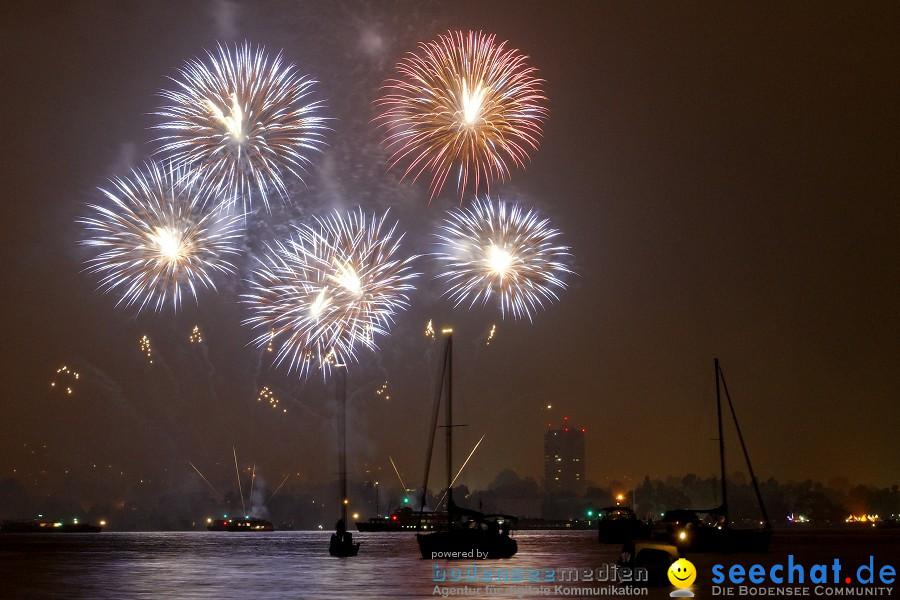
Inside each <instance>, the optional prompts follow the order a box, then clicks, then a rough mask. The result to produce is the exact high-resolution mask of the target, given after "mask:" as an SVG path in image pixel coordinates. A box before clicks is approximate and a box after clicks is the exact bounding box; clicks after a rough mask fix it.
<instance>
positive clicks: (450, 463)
mask: <svg viewBox="0 0 900 600" xmlns="http://www.w3.org/2000/svg"><path fill="white" fill-rule="evenodd" d="M446 414H447V518H448V519H449V518H450V510H449V509H450V505H451V504H453V490H452V488H451V485H452V484H453V479H452V477H453V473H452V470H453V334H452V333H448V334H447V413H446Z"/></svg>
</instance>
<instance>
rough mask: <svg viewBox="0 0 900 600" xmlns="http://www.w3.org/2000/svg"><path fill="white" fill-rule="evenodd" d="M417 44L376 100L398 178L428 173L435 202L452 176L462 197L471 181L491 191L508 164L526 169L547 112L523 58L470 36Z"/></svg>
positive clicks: (458, 33) (453, 35) (478, 36)
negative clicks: (399, 173)
mask: <svg viewBox="0 0 900 600" xmlns="http://www.w3.org/2000/svg"><path fill="white" fill-rule="evenodd" d="M419 47H420V53H419V54H412V53H410V54H409V55H408V56H407V57H406V58H405V59H404V60H402V61H401V62H400V63H399V64H398V65H397V71H398V72H399V74H400V77H401V78H400V79H392V80H389V81H388V82H387V83H386V84H385V89H386V93H385V95H384V96H382V97H381V98H380V99H379V100H377V101H376V104H378V105H379V106H381V107H383V108H384V112H383V113H382V114H380V115H379V116H378V117H376V120H378V121H380V126H381V127H382V128H383V129H384V130H385V139H384V145H385V146H386V147H387V149H388V150H389V151H390V152H391V158H390V163H391V167H392V168H393V167H395V166H397V165H403V166H402V167H401V168H403V169H404V170H403V175H402V177H403V178H406V177H408V176H412V177H413V180H416V179H418V177H419V176H420V175H422V173H424V172H425V171H430V172H431V173H432V178H431V184H430V191H431V197H432V198H434V197H435V196H436V195H437V194H438V193H439V192H440V190H441V188H442V187H443V186H444V183H445V182H446V181H447V179H448V178H449V177H450V176H451V173H453V174H454V177H455V178H456V183H457V188H458V189H459V193H460V199H462V196H463V194H464V193H465V191H466V188H467V187H468V186H469V184H470V183H471V184H472V186H473V187H474V191H475V192H476V193H477V192H478V188H479V186H480V185H481V184H482V182H483V183H484V185H485V186H486V187H487V188H488V189H490V182H491V181H492V180H495V179H500V180H505V179H506V178H507V177H508V176H509V170H510V166H511V165H514V166H517V167H523V166H524V164H525V161H526V159H527V158H528V153H529V151H531V150H534V149H536V148H537V147H538V140H539V138H540V136H541V120H542V119H543V118H544V117H545V116H546V114H547V109H546V108H544V107H543V106H542V105H541V103H542V102H543V101H545V100H546V97H545V96H544V95H543V92H542V90H541V84H542V80H540V79H536V78H534V77H533V76H532V74H533V73H534V72H535V69H534V68H532V67H529V66H528V65H527V64H526V63H525V60H526V58H527V57H526V56H523V55H522V54H519V52H518V51H517V50H507V49H506V42H503V43H500V44H495V43H494V36H493V35H485V34H483V33H481V32H477V33H476V32H471V31H470V32H469V33H468V35H466V34H464V33H463V32H462V31H456V32H448V34H447V35H442V36H440V37H439V38H438V39H437V40H435V41H433V42H428V43H422V44H420V45H419Z"/></svg>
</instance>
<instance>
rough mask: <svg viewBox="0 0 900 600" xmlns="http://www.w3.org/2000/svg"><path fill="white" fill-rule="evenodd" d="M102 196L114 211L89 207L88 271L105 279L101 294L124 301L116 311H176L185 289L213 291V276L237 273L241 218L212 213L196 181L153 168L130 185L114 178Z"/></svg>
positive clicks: (138, 174) (83, 221) (137, 175)
mask: <svg viewBox="0 0 900 600" xmlns="http://www.w3.org/2000/svg"><path fill="white" fill-rule="evenodd" d="M110 183H111V188H110V189H109V190H105V189H101V190H100V191H101V192H103V194H104V195H105V196H106V198H107V199H108V200H109V201H110V202H111V206H98V205H89V208H90V209H91V210H92V212H93V214H92V216H90V217H85V218H82V219H79V222H80V223H81V224H82V225H83V226H84V227H85V230H86V233H87V235H88V237H87V239H85V240H82V242H81V243H82V244H83V245H85V246H88V247H89V248H91V249H93V250H96V251H97V255H96V256H94V257H93V258H91V259H89V260H88V261H87V269H86V270H87V271H89V272H91V273H95V274H97V275H99V276H100V286H99V287H100V289H101V290H102V291H103V292H104V293H107V292H112V291H116V292H118V293H119V294H121V299H120V300H119V302H118V304H117V306H119V305H124V306H126V307H130V306H132V305H136V306H137V307H138V312H140V311H141V310H143V309H144V308H145V307H146V306H148V305H153V306H155V308H156V310H160V309H161V308H162V307H163V305H164V304H166V302H167V301H171V303H172V306H173V307H174V308H175V310H177V309H178V306H179V305H180V303H181V296H182V293H183V292H184V291H185V289H187V290H188V291H189V292H190V294H191V295H192V296H194V299H195V300H196V299H197V288H198V287H203V288H212V289H215V287H216V286H215V283H214V282H213V275H214V274H215V273H234V272H235V267H234V265H232V264H231V263H230V262H228V260H227V257H228V256H229V255H235V254H237V253H238V250H237V248H236V246H235V244H236V242H237V241H238V239H239V238H240V236H241V230H242V226H243V218H242V216H240V215H234V216H230V215H223V214H219V213H217V212H216V211H214V210H212V202H211V199H210V197H209V194H208V192H207V191H205V190H203V189H201V187H200V186H199V185H197V184H196V179H194V178H192V177H190V176H189V175H188V174H186V173H184V172H182V171H180V170H178V169H175V168H174V167H172V166H171V165H170V166H169V168H167V169H165V168H161V167H159V166H158V165H156V164H155V163H151V164H149V165H147V166H146V169H145V170H144V171H142V172H139V171H133V172H132V177H131V178H128V179H119V178H115V179H113V180H111V181H110Z"/></svg>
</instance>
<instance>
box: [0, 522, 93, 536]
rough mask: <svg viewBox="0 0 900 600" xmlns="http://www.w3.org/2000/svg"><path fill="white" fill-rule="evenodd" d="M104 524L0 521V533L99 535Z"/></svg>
mask: <svg viewBox="0 0 900 600" xmlns="http://www.w3.org/2000/svg"><path fill="white" fill-rule="evenodd" d="M104 525H106V523H102V522H101V524H100V525H94V524H92V523H79V522H78V521H73V522H71V523H64V522H62V521H38V520H37V519H34V520H31V521H0V532H2V533H100V532H101V531H103V527H104Z"/></svg>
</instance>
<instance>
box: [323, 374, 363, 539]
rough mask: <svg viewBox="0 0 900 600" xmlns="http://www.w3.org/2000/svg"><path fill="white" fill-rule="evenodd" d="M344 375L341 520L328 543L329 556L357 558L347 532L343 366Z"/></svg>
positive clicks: (343, 396) (340, 401) (340, 430)
mask: <svg viewBox="0 0 900 600" xmlns="http://www.w3.org/2000/svg"><path fill="white" fill-rule="evenodd" d="M336 366H339V367H343V375H342V376H341V377H339V378H338V381H339V384H338V385H339V386H340V391H339V392H338V394H336V395H337V396H338V437H339V438H340V441H339V444H340V450H339V451H338V469H339V471H340V478H341V498H340V503H341V518H340V520H339V521H338V522H337V524H336V525H335V532H334V533H332V534H331V540H330V542H329V543H328V554H330V555H331V556H356V555H357V554H358V553H359V542H356V543H354V542H353V535H352V534H351V533H350V532H349V531H347V504H349V499H348V498H347V368H346V367H345V366H343V365H336Z"/></svg>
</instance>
